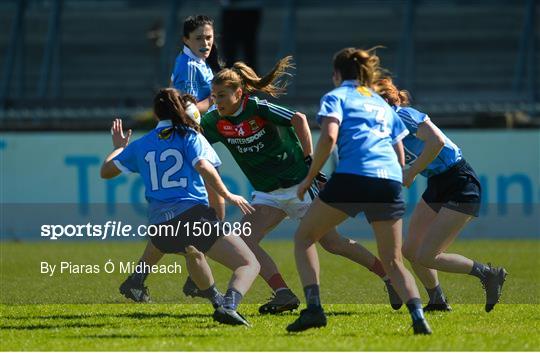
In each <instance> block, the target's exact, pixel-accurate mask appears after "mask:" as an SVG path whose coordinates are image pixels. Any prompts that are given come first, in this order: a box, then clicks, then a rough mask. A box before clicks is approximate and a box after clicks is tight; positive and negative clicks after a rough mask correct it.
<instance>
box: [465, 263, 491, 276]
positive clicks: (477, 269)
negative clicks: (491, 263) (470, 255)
mask: <svg viewBox="0 0 540 353" xmlns="http://www.w3.org/2000/svg"><path fill="white" fill-rule="evenodd" d="M488 271H489V267H487V266H486V265H484V264H481V263H480V262H476V261H474V264H473V267H472V270H471V272H469V274H470V275H472V276H475V277H478V278H479V279H480V280H481V281H483V280H485V279H486V272H488Z"/></svg>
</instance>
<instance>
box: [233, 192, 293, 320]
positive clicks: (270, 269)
mask: <svg viewBox="0 0 540 353" xmlns="http://www.w3.org/2000/svg"><path fill="white" fill-rule="evenodd" d="M257 195H258V196H259V197H256V200H257V199H259V200H258V202H261V200H260V198H261V193H259V194H257ZM278 205H279V204H276V206H270V205H266V204H254V205H253V207H254V208H255V212H253V213H252V214H249V215H246V216H244V218H243V219H242V222H245V223H247V224H249V227H250V228H251V234H250V235H249V236H247V235H244V236H243V239H244V241H245V242H246V244H247V245H248V246H249V248H250V249H251V251H252V252H253V253H254V254H255V257H257V260H258V261H259V263H260V265H261V271H260V276H261V277H262V278H263V279H264V280H265V282H266V283H267V284H268V286H270V288H272V291H273V295H272V298H270V300H269V301H268V302H267V303H264V304H263V305H261V306H260V307H259V312H260V313H261V314H276V313H280V312H283V311H289V310H294V309H296V308H298V306H299V305H300V300H299V299H298V297H297V296H296V295H295V294H294V293H293V292H292V291H291V290H290V288H289V286H288V285H287V283H286V282H285V280H284V279H283V276H282V275H281V273H280V272H279V269H278V267H277V265H276V263H275V262H274V260H273V259H272V257H271V256H270V255H269V254H268V253H267V252H266V251H265V250H264V249H263V248H262V247H261V246H260V242H261V241H262V239H263V238H264V237H265V236H266V234H268V233H269V232H270V231H271V230H272V229H273V228H274V227H276V226H277V225H278V224H279V223H280V222H281V221H282V220H283V219H284V218H285V217H286V213H285V212H284V211H283V210H281V209H280V208H278V207H277V206H278Z"/></svg>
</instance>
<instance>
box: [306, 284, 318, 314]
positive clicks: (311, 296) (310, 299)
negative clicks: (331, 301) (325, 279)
mask: <svg viewBox="0 0 540 353" xmlns="http://www.w3.org/2000/svg"><path fill="white" fill-rule="evenodd" d="M304 295H305V296H306V303H307V309H308V310H309V311H319V310H322V306H321V296H320V294H319V285H318V284H311V285H309V286H305V287H304Z"/></svg>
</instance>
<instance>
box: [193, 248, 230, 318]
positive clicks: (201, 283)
mask: <svg viewBox="0 0 540 353" xmlns="http://www.w3.org/2000/svg"><path fill="white" fill-rule="evenodd" d="M185 257H186V267H187V270H188V273H189V276H190V278H191V279H192V280H193V283H194V284H195V285H196V286H197V288H198V289H199V293H198V296H200V297H203V298H206V299H208V300H209V301H210V302H211V303H212V306H214V308H217V307H218V306H219V305H222V304H223V294H221V292H220V291H219V290H218V289H217V288H216V285H215V281H214V276H213V275H212V270H211V269H210V266H209V265H208V262H207V261H206V257H205V255H204V254H203V253H202V252H201V251H199V250H198V249H197V248H195V247H194V246H188V247H186V252H185Z"/></svg>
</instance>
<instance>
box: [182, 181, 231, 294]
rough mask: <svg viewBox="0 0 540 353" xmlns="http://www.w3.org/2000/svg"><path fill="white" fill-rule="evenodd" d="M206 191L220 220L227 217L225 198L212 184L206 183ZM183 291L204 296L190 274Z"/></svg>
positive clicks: (211, 205)
mask: <svg viewBox="0 0 540 353" xmlns="http://www.w3.org/2000/svg"><path fill="white" fill-rule="evenodd" d="M204 187H205V188H206V192H207V193H208V203H209V205H210V208H212V209H213V210H214V211H216V216H217V218H218V219H219V220H220V221H223V220H224V219H225V199H224V198H223V197H222V196H220V195H219V194H218V193H217V192H216V191H215V190H214V189H213V188H212V187H211V186H210V185H205V186H204ZM182 292H183V293H184V294H185V295H186V296H187V297H204V294H203V293H201V291H200V289H199V288H198V287H197V285H196V284H195V282H194V281H193V280H192V279H191V277H190V276H188V277H187V278H186V282H185V283H184V286H183V287H182Z"/></svg>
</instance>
